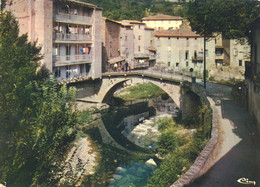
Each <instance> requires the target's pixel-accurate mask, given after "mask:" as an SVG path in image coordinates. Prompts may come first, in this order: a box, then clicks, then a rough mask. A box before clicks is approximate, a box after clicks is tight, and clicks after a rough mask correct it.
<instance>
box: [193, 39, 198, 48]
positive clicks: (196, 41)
mask: <svg viewBox="0 0 260 187" xmlns="http://www.w3.org/2000/svg"><path fill="white" fill-rule="evenodd" d="M194 45H195V46H198V40H197V38H195V42H194Z"/></svg>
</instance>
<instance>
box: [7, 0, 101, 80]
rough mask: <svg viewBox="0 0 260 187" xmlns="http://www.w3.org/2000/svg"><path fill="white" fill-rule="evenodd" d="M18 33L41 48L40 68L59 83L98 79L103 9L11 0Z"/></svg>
mask: <svg viewBox="0 0 260 187" xmlns="http://www.w3.org/2000/svg"><path fill="white" fill-rule="evenodd" d="M7 5H8V6H7V7H6V9H7V10H10V11H11V12H12V13H13V14H14V15H15V17H16V18H17V19H18V21H19V25H20V33H21V34H24V33H28V39H29V41H37V42H38V44H39V45H40V46H42V54H43V56H44V57H43V60H42V62H41V63H42V65H44V66H46V67H47V68H48V69H49V70H50V72H51V73H52V74H53V75H54V76H55V77H56V78H57V80H59V81H76V80H79V79H88V78H92V79H96V78H100V77H101V39H102V38H101V26H102V24H101V22H102V9H100V8H98V7H97V6H95V5H92V4H89V3H84V2H80V1H76V0H66V1H53V0H23V1H21V0H12V3H11V4H9V3H7Z"/></svg>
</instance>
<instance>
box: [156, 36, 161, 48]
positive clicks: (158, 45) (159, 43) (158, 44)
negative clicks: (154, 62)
mask: <svg viewBox="0 0 260 187" xmlns="http://www.w3.org/2000/svg"><path fill="white" fill-rule="evenodd" d="M160 45H161V41H160V38H159V37H158V39H157V47H160Z"/></svg>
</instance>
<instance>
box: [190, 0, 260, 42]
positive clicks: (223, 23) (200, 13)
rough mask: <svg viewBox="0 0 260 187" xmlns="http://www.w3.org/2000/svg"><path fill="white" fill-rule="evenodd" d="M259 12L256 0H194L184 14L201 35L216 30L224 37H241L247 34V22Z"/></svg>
mask: <svg viewBox="0 0 260 187" xmlns="http://www.w3.org/2000/svg"><path fill="white" fill-rule="evenodd" d="M259 12H260V6H259V1H256V0H228V1H223V0H194V1H191V2H189V4H188V11H187V14H186V16H187V19H188V20H189V22H190V25H191V27H192V29H193V30H194V31H196V32H198V33H199V34H201V35H204V36H212V34H213V33H215V32H217V33H222V35H223V37H224V38H242V37H245V36H247V35H248V24H249V23H250V22H251V21H252V20H254V19H255V18H256V17H257V16H259Z"/></svg>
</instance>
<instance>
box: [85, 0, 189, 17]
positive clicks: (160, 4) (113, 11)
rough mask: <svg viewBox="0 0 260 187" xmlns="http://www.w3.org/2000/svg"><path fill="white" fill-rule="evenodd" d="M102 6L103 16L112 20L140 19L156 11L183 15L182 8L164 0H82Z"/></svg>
mask: <svg viewBox="0 0 260 187" xmlns="http://www.w3.org/2000/svg"><path fill="white" fill-rule="evenodd" d="M83 1H86V2H88V3H92V4H95V5H98V6H99V7H102V8H103V16H104V17H107V18H110V19H114V20H124V19H130V20H140V21H141V19H142V18H143V17H145V16H149V15H155V14H157V13H162V14H167V15H175V16H183V15H184V8H183V7H182V6H181V5H179V4H176V3H172V2H166V1H165V0H139V1H136V0H83Z"/></svg>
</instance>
